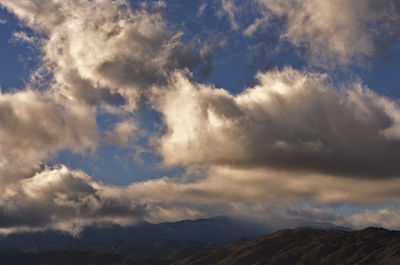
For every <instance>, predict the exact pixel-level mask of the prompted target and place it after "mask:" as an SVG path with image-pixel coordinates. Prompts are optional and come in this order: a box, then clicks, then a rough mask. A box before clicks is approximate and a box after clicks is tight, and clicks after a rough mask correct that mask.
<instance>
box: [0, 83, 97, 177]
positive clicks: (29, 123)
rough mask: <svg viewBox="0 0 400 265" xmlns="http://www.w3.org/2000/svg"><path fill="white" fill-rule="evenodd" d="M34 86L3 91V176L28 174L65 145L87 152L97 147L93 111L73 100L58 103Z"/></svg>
mask: <svg viewBox="0 0 400 265" xmlns="http://www.w3.org/2000/svg"><path fill="white" fill-rule="evenodd" d="M49 96H50V95H46V94H43V93H41V92H37V91H33V90H25V91H17V92H14V93H8V94H0V146H1V149H0V180H1V181H2V182H3V183H2V185H4V184H5V183H4V182H9V181H16V180H18V179H21V178H24V177H29V176H30V174H32V170H37V169H38V167H40V164H42V163H43V162H44V161H46V160H47V159H48V158H49V157H50V156H52V155H55V154H56V153H57V152H58V151H60V150H63V149H70V150H72V151H74V152H80V153H84V152H86V151H90V150H95V149H96V148H97V142H98V138H99V136H98V133H97V124H96V118H95V115H94V112H93V110H92V109H90V108H86V107H85V106H82V105H76V104H72V103H70V104H69V105H68V108H65V107H64V106H60V105H58V104H56V103H55V102H54V101H53V100H52V99H51V98H50V97H49Z"/></svg>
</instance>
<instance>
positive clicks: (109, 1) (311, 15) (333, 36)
mask: <svg viewBox="0 0 400 265" xmlns="http://www.w3.org/2000/svg"><path fill="white" fill-rule="evenodd" d="M0 58H1V59H0V87H1V93H0V233H3V234H8V233H14V232H23V231H43V230H57V231H63V232H67V233H71V234H75V235H77V234H79V232H80V231H81V230H82V229H83V228H84V227H85V226H90V225H100V226H102V225H109V224H118V225H122V226H129V225H134V224H136V223H138V222H143V221H147V222H152V223H158V222H166V221H178V220H183V219H197V218H207V217H213V216H221V215H223V216H232V217H235V218H242V219H246V220H249V221H254V222H262V223H265V224H266V225H268V226H270V227H273V228H276V229H278V228H287V227H296V226H297V225H299V224H300V223H301V224H304V223H307V222H310V223H312V222H330V223H333V224H336V225H342V226H348V227H352V228H363V227H366V226H383V227H386V228H390V229H400V205H399V199H400V158H399V157H400V106H399V97H400V93H399V91H400V82H399V81H400V77H399V74H398V73H399V72H400V4H399V2H398V1H397V0H382V1H374V0H352V1H348V0H250V1H236V0H217V1H215V0H213V1H211V0H197V1H193V0H192V1H179V0H165V1H150V0H148V1H127V0H90V1H89V0H19V1H15V0H0Z"/></svg>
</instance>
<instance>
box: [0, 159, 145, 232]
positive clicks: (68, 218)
mask: <svg viewBox="0 0 400 265" xmlns="http://www.w3.org/2000/svg"><path fill="white" fill-rule="evenodd" d="M115 189H118V188H115V187H113V186H110V185H106V184H104V183H101V182H99V181H95V180H93V179H92V178H90V177H89V176H87V175H86V174H84V173H83V172H81V171H72V170H69V169H68V168H66V167H65V166H60V167H56V168H46V169H44V170H43V171H41V172H38V173H36V174H35V175H34V176H33V177H31V178H27V179H23V180H19V181H18V182H15V183H13V184H12V185H9V186H8V187H7V189H6V190H5V191H4V192H3V193H2V195H1V196H0V197H1V203H0V232H2V233H12V232H18V231H43V230H47V229H53V230H61V231H66V232H70V233H72V234H77V233H79V232H80V230H81V229H82V228H83V227H84V226H86V225H90V224H94V223H97V224H104V223H117V224H121V225H124V224H130V225H132V224H134V223H135V222H136V221H138V220H142V219H143V215H144V214H145V210H144V208H143V207H144V206H143V205H142V206H140V205H137V204H135V202H134V201H132V200H124V198H123V197H122V196H119V194H118V193H115V192H114V190H115ZM120 189H121V190H122V192H123V190H124V189H122V188H120Z"/></svg>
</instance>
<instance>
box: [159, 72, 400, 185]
mask: <svg viewBox="0 0 400 265" xmlns="http://www.w3.org/2000/svg"><path fill="white" fill-rule="evenodd" d="M257 78H258V84H257V85H256V86H255V87H252V88H248V89H246V90H245V91H243V92H242V93H241V94H239V95H236V96H234V95H231V94H230V93H229V92H228V91H226V90H224V89H215V88H213V87H211V86H208V85H203V84H197V83H194V82H191V81H189V80H188V79H187V78H186V77H185V76H184V75H182V74H177V75H175V77H174V78H173V79H172V81H171V88H170V90H167V91H166V92H165V93H163V94H162V96H161V97H160V98H161V99H160V106H159V111H160V112H161V113H162V114H163V119H164V123H165V125H166V128H167V132H166V134H165V135H163V136H162V137H161V138H160V140H159V152H160V154H161V155H162V157H163V158H164V161H165V164H166V165H167V166H176V165H191V164H196V163H204V164H210V165H227V166H230V167H236V168H257V167H265V168H275V169H281V170H285V171H287V172H296V171H300V172H301V171H304V172H318V173H322V174H332V175H337V176H342V177H356V178H371V179H374V178H388V177H389V178H390V177H399V175H400V168H399V164H398V161H397V159H396V157H398V156H399V153H398V150H399V148H398V147H399V117H400V116H399V114H400V112H399V109H398V106H397V104H396V103H395V102H394V101H391V100H389V99H386V98H384V97H381V96H379V95H377V94H375V93H374V92H372V91H370V90H369V89H367V88H365V87H363V86H362V85H361V84H360V83H358V82H356V83H350V84H348V85H347V86H346V87H345V88H343V89H338V88H336V87H335V86H333V85H332V84H330V82H329V81H328V80H327V76H325V75H321V74H313V73H305V72H300V71H296V70H293V69H291V68H286V69H284V70H283V71H277V70H275V71H271V72H266V73H259V74H258V75H257Z"/></svg>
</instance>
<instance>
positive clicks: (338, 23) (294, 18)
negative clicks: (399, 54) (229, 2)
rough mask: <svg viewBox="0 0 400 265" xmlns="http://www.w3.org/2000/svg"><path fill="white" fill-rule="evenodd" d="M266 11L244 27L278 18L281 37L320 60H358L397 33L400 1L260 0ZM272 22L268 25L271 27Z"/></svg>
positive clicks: (377, 51)
mask: <svg viewBox="0 0 400 265" xmlns="http://www.w3.org/2000/svg"><path fill="white" fill-rule="evenodd" d="M257 1H258V3H259V4H260V7H261V10H262V8H264V11H260V12H261V13H262V16H261V17H259V18H257V19H256V20H255V22H254V24H252V25H250V26H249V27H248V29H247V30H246V31H245V32H246V33H247V34H249V35H251V34H252V33H254V32H255V31H256V30H257V28H260V27H264V28H265V25H266V24H267V21H273V20H274V19H276V18H278V19H281V20H282V21H284V24H283V23H282V22H281V25H280V27H282V28H283V29H282V30H283V31H282V33H281V38H283V39H286V40H288V41H289V42H291V43H293V44H294V45H296V46H299V47H303V48H306V50H307V51H308V53H309V54H310V55H311V57H310V58H311V62H312V63H313V64H318V65H319V66H328V67H329V66H332V65H335V64H360V63H361V62H363V61H365V59H370V58H374V57H376V56H381V53H382V52H383V50H381V47H382V46H385V47H387V46H388V45H390V43H391V42H392V41H393V40H394V38H397V37H398V34H399V30H400V28H399V26H398V25H399V21H400V15H399V8H400V6H399V4H398V2H397V1H394V0H384V1H378V2H377V1H373V0H356V1H346V0H339V1H331V0H323V1H320V0H294V1H291V0H284V1H281V0H257ZM267 28H268V27H267Z"/></svg>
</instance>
